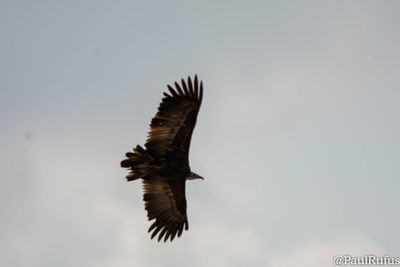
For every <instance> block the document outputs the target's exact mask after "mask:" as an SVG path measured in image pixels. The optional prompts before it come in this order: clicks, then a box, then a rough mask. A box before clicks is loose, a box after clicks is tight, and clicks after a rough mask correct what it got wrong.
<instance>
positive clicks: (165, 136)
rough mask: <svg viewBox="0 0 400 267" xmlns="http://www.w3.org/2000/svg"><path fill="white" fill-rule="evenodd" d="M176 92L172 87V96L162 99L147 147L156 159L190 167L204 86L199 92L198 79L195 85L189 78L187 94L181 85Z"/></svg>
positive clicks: (176, 84) (184, 84) (185, 85)
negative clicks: (180, 163)
mask: <svg viewBox="0 0 400 267" xmlns="http://www.w3.org/2000/svg"><path fill="white" fill-rule="evenodd" d="M175 88H176V89H173V88H172V87H171V86H169V85H168V90H169V92H170V94H171V95H169V94H166V95H165V97H164V98H163V99H162V102H161V104H160V106H159V107H158V112H157V114H156V115H155V116H154V118H153V119H152V121H151V124H150V132H149V134H148V136H147V140H146V144H145V147H146V149H147V151H148V152H149V153H150V154H151V155H152V156H153V157H156V158H161V157H166V156H168V155H169V156H171V157H173V158H179V159H183V160H185V162H184V163H188V162H187V161H188V154H189V147H190V140H191V137H192V133H193V129H194V127H195V125H196V120H197V114H198V112H199V109H200V105H201V98H202V93H203V92H202V91H203V89H202V85H201V86H200V90H198V89H197V88H198V79H197V75H196V76H195V84H194V85H193V83H192V80H191V79H190V77H188V80H187V83H185V81H182V88H183V90H182V88H181V86H180V85H179V84H178V83H177V82H175ZM196 89H197V90H196Z"/></svg>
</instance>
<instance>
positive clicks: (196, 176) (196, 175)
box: [186, 172, 204, 180]
mask: <svg viewBox="0 0 400 267" xmlns="http://www.w3.org/2000/svg"><path fill="white" fill-rule="evenodd" d="M194 179H201V180H204V178H203V177H201V176H200V175H198V174H196V173H194V172H191V173H190V175H189V177H187V178H186V180H194Z"/></svg>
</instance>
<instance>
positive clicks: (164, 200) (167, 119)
mask: <svg viewBox="0 0 400 267" xmlns="http://www.w3.org/2000/svg"><path fill="white" fill-rule="evenodd" d="M175 87H176V90H174V89H173V88H172V87H170V86H168V89H169V91H170V94H167V93H164V96H165V97H164V98H163V99H162V102H161V104H160V106H159V108H158V112H157V114H156V115H155V117H154V118H153V119H152V121H151V124H150V128H151V129H150V132H149V134H148V138H147V141H146V144H145V149H144V148H142V147H141V146H139V145H138V146H136V148H135V149H134V152H133V153H132V152H128V153H126V157H127V159H125V160H123V161H122V162H121V166H122V167H124V168H129V169H130V170H131V172H130V173H129V174H128V176H127V177H126V178H127V180H128V181H131V180H136V179H138V178H141V179H142V182H143V188H144V196H143V200H144V201H145V209H146V210H147V217H148V219H149V220H153V219H155V222H153V224H152V225H151V226H150V228H149V232H150V231H152V230H154V231H153V233H152V236H151V238H153V237H154V236H156V235H157V234H158V233H159V236H158V241H160V240H161V239H162V238H163V237H164V241H166V240H168V238H170V240H171V241H172V240H173V239H174V237H175V235H176V234H177V235H178V237H179V236H180V235H181V234H182V231H183V228H185V230H188V227H189V224H188V220H187V215H186V198H185V185H186V180H193V179H198V178H201V179H202V177H201V176H199V175H197V174H195V173H193V172H191V169H190V166H189V147H190V140H191V136H192V133H193V129H194V127H195V125H196V119H197V114H198V112H199V109H200V105H201V101H202V97H203V84H202V82H200V85H199V83H198V80H197V76H195V79H194V83H193V84H192V81H191V79H190V77H188V80H187V85H186V82H185V81H184V80H183V79H182V88H181V87H180V85H179V84H178V83H176V82H175Z"/></svg>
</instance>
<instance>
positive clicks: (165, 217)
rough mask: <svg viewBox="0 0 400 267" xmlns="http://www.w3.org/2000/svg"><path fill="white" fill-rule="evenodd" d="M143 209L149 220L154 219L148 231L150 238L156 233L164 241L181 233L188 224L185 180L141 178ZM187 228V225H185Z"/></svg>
mask: <svg viewBox="0 0 400 267" xmlns="http://www.w3.org/2000/svg"><path fill="white" fill-rule="evenodd" d="M143 189H144V196H143V200H144V201H145V209H146V210H147V217H148V219H149V220H153V219H155V221H154V222H153V224H152V225H151V226H150V228H149V230H148V232H149V233H150V232H151V231H153V230H154V231H153V232H152V235H151V239H153V238H154V237H155V236H157V234H158V233H159V235H158V241H160V240H161V239H162V238H163V237H164V242H165V241H167V240H168V239H170V240H171V241H172V240H173V239H174V238H175V236H176V234H177V233H178V236H180V235H181V233H182V229H183V227H184V226H187V225H188V220H187V216H186V198H185V181H184V180H183V181H172V182H171V181H167V180H159V179H158V180H152V179H144V180H143ZM185 230H187V227H185ZM160 231H161V232H160Z"/></svg>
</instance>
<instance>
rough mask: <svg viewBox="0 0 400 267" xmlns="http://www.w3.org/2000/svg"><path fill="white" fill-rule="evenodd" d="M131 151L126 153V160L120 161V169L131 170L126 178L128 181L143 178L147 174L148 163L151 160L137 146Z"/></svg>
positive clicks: (148, 155) (150, 157)
mask: <svg viewBox="0 0 400 267" xmlns="http://www.w3.org/2000/svg"><path fill="white" fill-rule="evenodd" d="M133 151H134V152H133V153H132V152H128V153H126V154H125V156H126V157H127V159H125V160H123V161H121V167H123V168H130V170H131V172H130V173H129V174H128V175H127V176H126V179H127V180H128V181H132V180H136V179H139V178H142V177H144V176H145V175H146V174H147V171H146V170H147V168H148V166H149V164H148V163H149V162H150V161H152V160H153V157H152V156H151V155H150V154H149V153H147V151H146V150H144V149H143V148H142V147H141V146H139V145H138V146H136V148H134V149H133Z"/></svg>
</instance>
